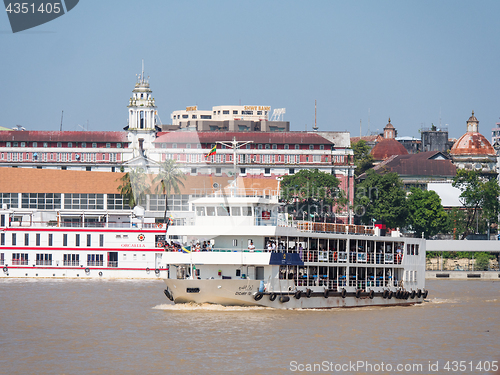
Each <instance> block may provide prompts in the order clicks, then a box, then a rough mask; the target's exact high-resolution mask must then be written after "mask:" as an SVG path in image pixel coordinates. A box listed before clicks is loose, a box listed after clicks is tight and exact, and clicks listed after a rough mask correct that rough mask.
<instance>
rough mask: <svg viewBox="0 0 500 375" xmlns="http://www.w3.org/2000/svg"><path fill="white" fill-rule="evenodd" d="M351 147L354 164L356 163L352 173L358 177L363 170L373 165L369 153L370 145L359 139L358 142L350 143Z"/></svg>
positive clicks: (372, 159)
mask: <svg viewBox="0 0 500 375" xmlns="http://www.w3.org/2000/svg"><path fill="white" fill-rule="evenodd" d="M351 148H352V149H353V151H354V164H355V165H356V169H355V170H354V175H355V176H356V177H358V176H360V175H361V174H363V173H364V172H365V171H367V170H368V169H370V168H372V167H373V163H374V161H375V159H374V158H373V156H372V154H371V153H370V151H371V149H370V146H368V145H367V144H366V141H365V140H363V139H361V140H359V141H358V142H354V143H352V144H351Z"/></svg>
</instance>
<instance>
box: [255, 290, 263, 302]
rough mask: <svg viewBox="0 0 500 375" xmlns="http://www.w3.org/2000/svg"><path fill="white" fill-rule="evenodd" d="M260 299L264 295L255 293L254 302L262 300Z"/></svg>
mask: <svg viewBox="0 0 500 375" xmlns="http://www.w3.org/2000/svg"><path fill="white" fill-rule="evenodd" d="M262 297H264V293H261V292H256V293H255V294H254V295H253V299H254V300H256V301H260V300H261V299H262Z"/></svg>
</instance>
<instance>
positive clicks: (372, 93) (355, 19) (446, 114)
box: [0, 0, 500, 139]
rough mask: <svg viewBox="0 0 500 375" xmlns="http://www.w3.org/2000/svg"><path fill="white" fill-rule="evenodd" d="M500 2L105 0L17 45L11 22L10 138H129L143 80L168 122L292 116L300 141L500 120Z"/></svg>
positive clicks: (2, 52)
mask: <svg viewBox="0 0 500 375" xmlns="http://www.w3.org/2000/svg"><path fill="white" fill-rule="evenodd" d="M499 15H500V1H498V0H492V1H457V0H453V1H444V0H442V1H435V0H433V1H423V0H418V1H373V0H370V1H333V0H325V1H290V0H287V1H273V0H267V1H237V0H231V1H208V0H204V1H167V0H142V1H130V0H127V1H97V0H80V3H79V4H78V5H77V6H76V7H75V8H74V9H73V10H71V11H70V12H69V13H67V14H65V15H64V16H62V17H60V18H58V19H56V20H54V21H52V22H49V23H47V24H44V25H41V26H38V27H36V28H33V29H30V30H27V31H24V32H19V33H17V34H12V32H11V29H10V25H9V23H8V18H7V14H6V13H5V12H2V13H1V15H0V67H1V72H2V78H1V80H0V82H1V86H0V126H3V127H7V128H12V127H14V126H15V125H16V124H19V125H22V126H24V127H25V128H26V129H28V130H58V129H59V126H60V119H61V111H62V110H64V124H63V128H64V130H81V128H80V127H79V126H78V125H81V126H86V124H87V121H88V124H89V130H122V128H123V127H124V126H126V125H127V108H126V106H127V104H128V99H129V98H130V96H131V91H132V89H133V87H134V84H135V80H136V74H138V73H140V70H141V59H144V60H145V70H146V75H148V76H150V84H151V89H152V90H153V96H154V97H155V99H156V104H157V106H158V114H159V115H160V118H161V120H162V122H163V123H170V113H171V112H172V111H174V110H178V109H183V108H185V107H186V106H191V105H198V108H199V109H211V107H212V106H215V105H224V104H228V105H238V104H240V103H241V104H243V105H270V106H271V107H272V108H286V114H285V120H287V121H290V125H291V129H292V130H304V129H305V127H306V125H307V128H308V129H309V130H310V129H311V126H312V125H313V123H314V100H315V99H316V100H317V102H318V109H317V119H318V126H319V128H320V130H348V131H350V132H351V134H352V135H353V136H357V135H359V133H360V120H361V121H362V132H363V135H365V134H366V133H367V130H368V123H370V130H371V131H375V130H377V129H379V130H380V131H382V128H383V127H384V126H385V125H386V124H387V120H388V118H389V117H391V120H392V123H393V125H394V126H395V127H396V128H397V130H398V135H399V136H415V137H419V133H418V130H419V129H420V128H421V127H430V126H431V124H432V123H434V124H435V125H437V126H438V127H439V124H440V123H441V124H442V126H445V125H446V124H449V132H450V137H459V136H460V135H462V134H463V133H464V132H465V130H466V125H465V122H466V120H467V119H468V117H469V116H470V113H471V111H472V110H474V111H475V114H476V116H477V118H478V120H479V122H480V123H479V130H480V132H481V133H483V134H484V135H485V136H486V137H487V138H488V139H490V137H491V128H492V127H493V126H494V125H495V123H496V122H499V121H500V120H499V117H500V82H499V81H500V48H499V44H500V18H499Z"/></svg>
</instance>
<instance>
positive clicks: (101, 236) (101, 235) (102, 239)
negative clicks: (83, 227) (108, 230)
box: [99, 234, 104, 247]
mask: <svg viewBox="0 0 500 375" xmlns="http://www.w3.org/2000/svg"><path fill="white" fill-rule="evenodd" d="M99 246H100V247H103V246H104V234H100V235H99Z"/></svg>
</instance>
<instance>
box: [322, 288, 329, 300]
mask: <svg viewBox="0 0 500 375" xmlns="http://www.w3.org/2000/svg"><path fill="white" fill-rule="evenodd" d="M329 295H330V290H329V289H325V291H324V292H323V297H325V298H328V296H329Z"/></svg>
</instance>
